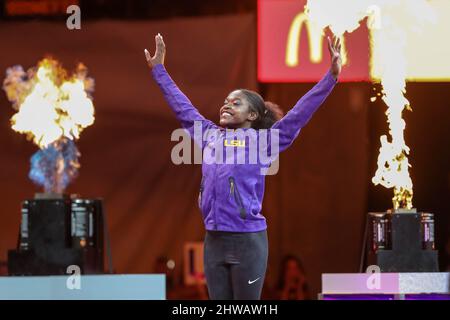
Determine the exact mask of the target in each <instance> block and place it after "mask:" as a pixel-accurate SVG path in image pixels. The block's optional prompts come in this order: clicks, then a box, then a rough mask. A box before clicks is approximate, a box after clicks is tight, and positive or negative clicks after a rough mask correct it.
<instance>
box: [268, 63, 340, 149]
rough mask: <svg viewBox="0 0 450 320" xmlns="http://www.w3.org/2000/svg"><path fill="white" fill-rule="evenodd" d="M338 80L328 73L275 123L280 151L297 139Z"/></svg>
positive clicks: (273, 127) (274, 127)
mask: <svg viewBox="0 0 450 320" xmlns="http://www.w3.org/2000/svg"><path fill="white" fill-rule="evenodd" d="M336 83H337V80H336V79H335V78H334V77H333V75H332V74H331V71H328V72H327V73H326V74H325V76H324V77H323V78H322V79H321V80H320V81H319V82H318V83H317V84H316V85H315V86H314V87H313V88H312V89H311V90H309V91H308V92H307V93H306V94H305V95H304V96H303V97H301V98H300V100H298V101H297V103H296V104H295V106H294V107H293V108H292V109H291V110H289V112H288V113H287V114H286V115H285V116H284V117H283V118H282V119H280V120H278V121H277V122H275V123H274V125H273V126H272V128H271V129H272V130H273V129H278V135H279V150H278V152H281V151H284V150H286V149H287V148H288V147H289V146H290V145H291V144H292V143H293V142H294V140H295V138H297V136H298V134H299V133H300V130H301V129H302V128H303V127H304V126H305V125H306V124H307V123H308V121H309V120H310V119H311V117H312V115H313V114H314V112H315V111H316V110H317V109H318V108H319V107H320V105H321V104H322V103H323V102H324V101H325V99H326V98H327V97H328V95H329V94H330V93H331V91H332V90H333V88H334V86H335V84H336Z"/></svg>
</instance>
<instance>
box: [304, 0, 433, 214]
mask: <svg viewBox="0 0 450 320" xmlns="http://www.w3.org/2000/svg"><path fill="white" fill-rule="evenodd" d="M305 9H306V10H305V11H306V12H307V14H308V18H309V19H310V20H311V21H313V22H314V23H315V24H316V25H318V26H319V27H320V28H322V29H323V28H326V27H329V28H330V29H331V31H332V32H333V33H335V34H336V35H338V36H342V35H343V34H344V33H345V32H349V33H350V32H352V31H354V30H355V29H357V28H358V27H359V25H360V22H361V21H362V20H363V19H364V18H366V17H367V18H368V21H367V22H368V27H369V30H370V34H371V47H372V48H371V49H372V61H371V68H372V71H375V72H374V73H375V74H376V75H377V76H378V77H379V79H380V82H381V85H382V99H383V101H384V102H385V103H386V105H387V111H386V115H387V122H388V124H389V134H390V139H388V137H387V136H386V135H383V136H381V137H380V141H381V147H380V153H379V156H378V169H377V170H376V172H375V175H374V177H373V178H372V182H373V183H374V184H375V185H377V184H381V185H382V186H384V187H386V188H393V189H394V197H393V198H392V201H393V208H394V209H396V210H397V209H408V210H409V209H412V207H413V204H412V198H413V184H412V180H411V177H410V176H409V167H410V164H409V162H408V154H409V151H410V150H409V148H408V146H407V145H406V143H405V139H404V136H403V132H404V130H405V127H406V123H405V121H404V120H403V118H402V113H403V110H405V109H407V110H411V107H410V105H409V102H408V100H407V99H406V97H405V94H406V89H405V86H406V80H405V79H406V68H407V64H408V61H407V59H406V51H405V44H406V39H407V37H406V35H407V33H408V32H412V31H413V32H421V29H422V27H423V26H425V25H426V24H427V23H433V22H434V21H435V20H436V14H435V12H434V11H433V8H432V7H431V5H430V4H429V3H428V2H427V1H426V0H340V1H335V0H308V2H307V5H306V8H305Z"/></svg>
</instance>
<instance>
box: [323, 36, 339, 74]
mask: <svg viewBox="0 0 450 320" xmlns="http://www.w3.org/2000/svg"><path fill="white" fill-rule="evenodd" d="M327 38H328V51H329V52H330V56H331V73H332V74H333V76H334V78H335V79H337V78H338V76H339V74H340V73H341V70H342V59H341V40H340V39H339V38H338V37H336V36H333V40H331V39H330V37H327Z"/></svg>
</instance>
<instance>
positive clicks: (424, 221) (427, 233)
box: [420, 213, 435, 250]
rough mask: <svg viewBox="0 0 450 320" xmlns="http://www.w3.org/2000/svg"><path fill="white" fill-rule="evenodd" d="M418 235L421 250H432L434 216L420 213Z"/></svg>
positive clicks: (433, 247) (433, 246)
mask: <svg viewBox="0 0 450 320" xmlns="http://www.w3.org/2000/svg"><path fill="white" fill-rule="evenodd" d="M420 234H421V239H422V248H423V249H424V250H434V249H435V245H434V214H433V213H422V214H421V221H420Z"/></svg>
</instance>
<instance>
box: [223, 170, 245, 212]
mask: <svg viewBox="0 0 450 320" xmlns="http://www.w3.org/2000/svg"><path fill="white" fill-rule="evenodd" d="M228 180H229V182H230V194H233V197H234V201H236V204H237V206H238V208H239V214H240V215H241V218H242V219H245V218H246V216H247V212H246V211H245V208H244V205H243V203H242V198H241V194H240V193H239V190H238V188H237V185H236V182H235V180H234V177H229V179H228Z"/></svg>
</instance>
